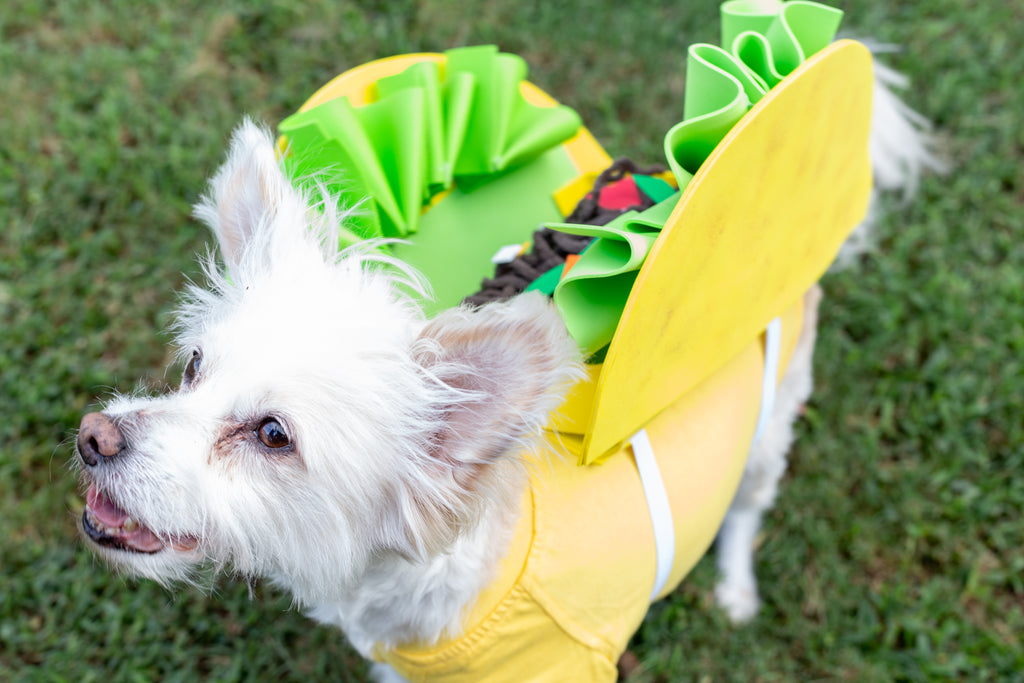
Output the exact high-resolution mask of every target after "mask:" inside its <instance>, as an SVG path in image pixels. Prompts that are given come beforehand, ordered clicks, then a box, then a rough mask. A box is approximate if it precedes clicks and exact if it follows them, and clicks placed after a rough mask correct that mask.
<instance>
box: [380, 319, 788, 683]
mask: <svg viewBox="0 0 1024 683" xmlns="http://www.w3.org/2000/svg"><path fill="white" fill-rule="evenodd" d="M801 318H802V307H801V304H798V305H797V306H795V307H794V308H793V309H791V310H790V311H789V312H787V314H786V315H785V316H783V341H782V354H781V359H782V362H781V363H780V365H781V366H782V367H783V368H784V367H785V365H786V364H787V363H788V359H789V357H790V356H791V355H792V350H793V347H794V346H795V344H796V337H797V334H798V332H799V329H800V323H801ZM763 364H764V360H763V356H762V348H761V343H760V341H755V342H753V343H752V344H750V345H749V346H748V347H747V348H746V349H744V350H743V352H741V353H740V354H739V355H738V356H737V357H736V358H734V359H733V360H731V361H730V362H729V363H727V364H726V365H725V366H724V367H723V368H721V369H720V370H719V371H717V372H716V373H715V374H714V375H713V376H711V377H710V378H708V379H706V380H704V381H703V382H702V383H701V384H700V385H698V386H697V387H696V388H695V389H694V390H692V391H690V392H688V393H687V394H686V395H684V396H683V397H682V398H680V399H679V400H677V401H676V402H675V403H674V404H672V405H671V406H669V408H667V409H666V410H665V411H663V412H662V413H660V414H659V415H658V417H657V418H655V419H654V420H653V421H652V422H651V423H650V424H648V425H647V426H646V429H647V433H648V435H649V437H650V440H651V444H652V446H653V448H654V453H655V455H656V458H657V461H658V466H659V469H660V470H661V475H662V478H663V480H664V482H665V488H666V490H667V492H668V496H669V500H670V502H671V508H672V517H673V520H674V525H675V534H676V554H675V559H674V562H673V565H672V572H671V574H670V577H669V581H668V582H667V584H666V586H665V588H664V589H663V590H662V592H661V594H660V595H659V596H658V597H659V598H660V597H664V596H665V595H667V594H668V593H669V592H671V591H672V590H673V589H674V588H675V587H676V585H678V583H679V582H680V581H681V580H682V578H683V577H684V576H685V575H686V574H687V573H688V572H689V571H690V569H691V568H692V567H693V565H694V564H696V562H697V560H699V559H700V557H701V556H702V555H703V554H704V552H705V551H706V550H707V548H708V546H709V545H710V544H711V542H712V540H713V539H714V536H715V534H716V533H717V531H718V527H719V524H720V523H721V520H722V518H723V516H724V515H725V512H726V510H727V509H728V506H729V503H730V502H731V500H732V496H733V494H734V493H735V491H736V487H737V486H738V484H739V479H740V476H741V475H742V472H743V466H744V463H745V461H746V456H747V451H748V450H749V446H750V439H751V437H752V435H753V432H754V425H755V423H756V421H757V415H758V411H759V406H760V387H761V378H762V373H763ZM550 441H551V445H552V446H551V449H550V452H549V453H547V454H543V455H541V456H540V457H539V458H538V459H537V460H536V461H534V462H533V463H532V474H531V478H530V483H531V485H530V488H529V490H528V491H527V493H526V494H525V496H524V500H523V514H522V515H521V517H520V521H519V523H518V526H517V528H516V530H515V534H514V536H513V539H512V541H511V543H510V547H509V550H508V552H507V553H506V555H505V558H504V559H503V561H502V563H501V567H500V570H499V572H498V576H497V579H496V580H495V581H493V582H492V583H491V585H490V586H489V587H488V588H487V589H486V590H485V591H484V592H483V593H481V595H480V596H479V598H478V599H477V601H476V603H475V605H474V606H473V607H472V608H471V609H470V610H469V613H468V614H467V617H466V619H465V624H466V628H465V631H464V632H463V634H462V635H460V636H458V637H456V638H454V639H451V640H446V641H442V642H440V643H438V644H436V645H433V646H416V645H408V646H402V647H399V648H397V649H395V650H392V651H390V652H380V653H378V656H379V658H380V659H381V660H383V661H387V662H388V663H389V664H391V665H392V666H393V667H394V668H395V669H396V670H397V671H398V672H399V673H401V674H402V675H403V676H405V678H406V679H407V680H409V681H443V682H444V683H456V682H458V683H463V682H465V683H470V682H476V681H488V682H491V681H494V682H502V681H508V682H509V683H523V682H524V681H538V682H540V681H552V682H555V681H558V682H560V683H561V682H564V681H614V680H615V679H616V674H617V672H616V663H617V661H618V658H619V656H620V655H621V654H622V652H623V651H624V650H625V649H626V645H627V643H628V641H629V639H630V637H631V636H632V635H633V633H634V632H635V631H636V629H637V628H638V627H639V626H640V622H641V621H642V620H643V618H644V615H645V614H646V612H647V608H648V605H649V603H650V593H651V589H652V586H653V585H654V576H655V545H654V532H653V530H652V526H651V519H650V515H649V512H648V508H647V504H646V501H645V498H644V493H643V490H642V488H641V484H640V481H639V478H638V475H637V471H636V465H635V462H634V459H633V454H632V450H631V449H630V447H629V446H625V447H624V448H623V449H622V450H621V451H620V452H619V453H618V454H616V455H614V456H612V457H611V458H608V459H607V460H606V461H605V462H604V463H603V464H600V465H593V466H590V467H579V466H577V465H576V457H575V454H574V453H573V452H572V451H573V450H574V448H576V449H578V446H579V441H578V437H572V436H566V435H557V436H556V435H551V438H550ZM559 444H560V446H559ZM565 451H568V452H569V453H568V454H567V455H560V454H559V453H560V452H561V453H564V452H565Z"/></svg>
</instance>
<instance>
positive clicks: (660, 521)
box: [629, 318, 782, 601]
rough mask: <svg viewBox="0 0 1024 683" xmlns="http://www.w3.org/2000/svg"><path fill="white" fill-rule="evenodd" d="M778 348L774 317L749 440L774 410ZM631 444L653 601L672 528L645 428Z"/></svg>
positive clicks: (671, 556)
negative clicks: (650, 542)
mask: <svg viewBox="0 0 1024 683" xmlns="http://www.w3.org/2000/svg"><path fill="white" fill-rule="evenodd" d="M781 347H782V321H781V320H780V319H779V318H775V319H774V320H772V321H771V322H770V323H768V327H767V328H766V329H765V331H764V375H763V376H762V378H761V408H760V412H759V413H758V415H757V427H756V428H755V429H754V439H753V443H757V440H758V439H760V438H761V435H762V434H763V433H764V430H765V429H766V428H767V427H768V420H769V419H771V416H772V411H773V410H774V409H775V390H776V385H777V383H778V377H779V354H780V351H781ZM629 443H630V445H631V446H632V447H633V458H634V460H635V461H636V469H637V472H639V473H640V485H641V486H642V487H643V490H644V497H646V498H647V510H648V512H649V513H650V515H651V526H652V527H653V528H654V547H655V557H656V558H657V568H656V570H655V573H654V588H653V589H651V600H652V601H653V600H655V599H656V598H657V597H658V595H659V594H660V593H661V591H662V589H663V588H665V584H666V583H668V577H669V574H670V573H671V572H672V563H673V562H674V561H675V557H676V529H675V524H674V523H673V521H672V508H671V507H669V504H668V493H666V491H665V482H664V481H663V480H662V478H661V470H659V469H658V461H657V460H656V459H655V457H654V449H653V448H651V440H650V438H649V437H648V436H647V430H646V429H641V430H640V431H639V432H637V433H636V434H635V435H634V436H633V438H632V439H630V440H629Z"/></svg>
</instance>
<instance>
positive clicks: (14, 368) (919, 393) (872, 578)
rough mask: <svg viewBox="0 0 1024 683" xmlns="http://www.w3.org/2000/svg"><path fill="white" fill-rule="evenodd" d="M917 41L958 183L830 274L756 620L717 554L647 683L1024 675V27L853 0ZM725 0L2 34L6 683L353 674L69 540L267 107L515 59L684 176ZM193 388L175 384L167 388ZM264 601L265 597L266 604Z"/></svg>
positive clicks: (341, 650)
mask: <svg viewBox="0 0 1024 683" xmlns="http://www.w3.org/2000/svg"><path fill="white" fill-rule="evenodd" d="M845 9H846V10H847V19H846V22H845V26H846V28H847V29H848V30H853V31H855V32H857V33H858V34H861V35H873V36H875V37H877V38H879V39H881V40H884V41H891V42H896V43H901V44H903V45H904V46H905V50H904V52H903V53H901V54H899V55H895V56H893V58H892V60H891V61H892V62H893V63H894V64H895V65H896V66H898V67H899V68H901V69H903V70H905V71H906V72H907V73H908V74H909V75H910V76H911V78H912V79H913V84H914V87H913V89H912V90H911V91H910V92H909V93H908V95H907V97H908V99H909V100H910V101H911V103H912V104H913V105H914V106H915V107H917V108H918V109H920V110H921V111H923V112H924V113H926V114H927V115H928V116H930V117H931V118H933V119H934V120H935V121H936V122H937V124H938V126H939V129H940V130H941V131H942V135H943V138H944V139H945V141H946V147H947V150H948V155H949V157H950V159H951V160H952V162H953V165H954V171H953V172H952V173H951V174H950V175H949V176H947V177H945V178H930V179H928V180H927V181H926V182H925V183H924V185H923V187H922V191H921V193H920V196H919V197H918V198H917V199H916V200H915V201H914V202H913V203H912V204H911V205H910V206H908V207H898V206H893V207H892V212H891V213H890V214H889V216H888V218H887V219H886V222H885V225H884V227H883V230H882V240H881V244H880V248H879V249H878V251H877V252H876V253H875V254H873V255H871V256H869V257H867V258H865V259H863V260H862V261H861V262H860V263H859V264H857V266H855V267H854V268H852V269H851V270H849V271H846V272H844V273H840V274H836V275H830V276H829V277H828V278H827V279H826V281H825V283H824V284H825V289H826V293H827V299H826V304H825V307H824V313H823V326H822V333H821V342H820V347H819V352H818V356H817V363H816V367H817V373H818V389H817V393H816V394H815V397H814V400H813V403H812V404H811V405H810V407H809V410H808V413H807V418H806V419H805V420H804V421H803V422H802V423H801V428H800V431H801V432H802V438H801V439H800V441H799V443H798V445H797V447H796V449H795V451H794V452H793V454H792V459H791V461H792V466H791V470H790V475H789V476H788V478H787V483H786V486H785V488H784V490H783V493H782V496H781V499H780V501H779V505H778V507H777V508H776V509H775V510H774V511H773V512H772V513H771V515H770V517H769V519H768V520H767V525H766V529H765V531H764V534H763V544H762V547H761V552H760V562H759V573H760V577H761V580H762V582H763V598H764V602H765V604H764V608H763V611H762V613H761V614H760V616H759V617H758V618H757V619H756V620H755V621H754V622H753V623H752V624H751V625H750V626H748V627H745V628H738V629H737V628H732V627H730V626H729V625H728V624H727V623H726V621H725V620H724V618H723V616H722V615H721V614H720V613H719V612H717V611H716V610H715V609H714V608H713V607H712V605H711V600H710V597H709V596H710V590H711V586H712V585H713V582H714V571H713V567H712V564H711V563H710V562H708V561H707V560H704V561H703V562H702V563H701V564H700V565H699V566H698V567H697V569H696V570H695V571H694V573H693V574H692V576H691V577H690V579H688V580H687V582H685V583H684V585H683V586H682V587H681V588H680V589H679V590H678V591H677V592H676V594H675V595H673V596H672V597H671V598H670V599H669V600H666V601H663V602H662V603H660V604H659V605H657V606H655V607H654V608H653V609H652V611H651V615H650V617H649V618H648V620H647V622H646V623H645V625H644V627H643V628H642V630H641V631H640V633H639V634H638V635H637V637H636V639H635V641H634V643H633V646H632V649H633V650H634V652H635V653H636V654H637V655H638V657H639V659H640V661H641V664H642V666H641V669H640V670H639V671H638V673H637V674H636V675H635V677H634V680H636V681H790V680H850V681H887V680H906V681H930V680H998V681H1013V680H1024V673H1022V672H1024V645H1022V642H1021V634H1022V633H1024V578H1022V577H1024V553H1022V551H1021V548H1022V547H1024V524H1022V523H1021V521H1020V514H1021V510H1022V509H1024V476H1022V474H1021V471H1022V469H1024V468H1022V466H1024V422H1022V411H1021V408H1020V404H1021V400H1020V397H1021V396H1022V395H1024V368H1022V360H1021V358H1022V357H1024V315H1022V304H1024V239H1022V238H1024V127H1022V126H1021V125H1020V123H1019V122H1020V112H1021V111H1024V89H1021V88H1020V87H1019V81H1020V75H1021V74H1022V73H1024V51H1021V50H1020V49H1019V35H1020V28H1019V27H1020V25H1021V21H1022V20H1024V12H1022V10H1021V9H1020V7H1019V5H1015V4H1014V3H987V4H980V5H979V4H975V3H959V2H954V1H953V0H938V1H936V2H929V3H919V2H909V1H901V2H883V1H881V0H877V1H876V0H872V1H871V2H868V1H867V0H859V1H856V2H850V3H848V4H847V5H846V7H845ZM715 17H716V6H715V4H713V3H711V2H700V3H682V2H678V1H676V0H673V1H671V2H669V1H665V2H648V3H643V4H637V5H636V6H635V7H632V6H628V5H626V4H624V3H615V2H607V3H597V2H594V3H582V2H581V3H565V4H563V3H544V2H526V3H507V4H506V3H498V2H488V3H483V4H480V5H477V6H474V7H473V8H472V9H471V10H468V11H467V10H466V9H462V8H460V6H459V5H457V4H456V3H446V2H441V1H440V0H425V1H423V2H412V1H411V0H410V1H402V0H398V1H394V2H370V1H367V2H362V3H359V4H347V3H340V2H335V1H332V0H321V1H320V2H312V3H307V4H302V5H300V4H299V3H291V2H283V1H278V2H258V3H257V2H253V3H247V4H241V3H239V4H236V5H226V6H223V7H219V8H218V7H213V6H212V5H211V3H201V2H191V3H135V2H131V3H130V2H125V1H124V0H121V1H120V2H108V3H97V2H61V3H43V2H39V1H38V0H9V1H8V2H7V3H5V6H4V10H3V12H2V15H0V65H2V66H0V93H2V94H3V101H4V104H3V106H2V107H0V112H2V114H0V116H2V128H0V415H2V419H0V506H2V508H0V539H2V540H0V544H2V547H0V563H2V573H3V583H2V584H0V679H3V680H57V681H60V680H66V681H96V680H99V681H104V682H108V681H109V682H113V681H148V680H158V679H161V680H169V681H173V680H182V681H189V680H196V679H198V678H201V677H205V678H207V679H209V680H224V681H233V680H278V681H292V680H295V681H297V680H342V681H345V680H350V681H358V680H363V679H364V677H365V670H364V668H363V665H362V664H361V663H360V662H359V659H358V657H356V656H355V655H354V654H352V652H351V651H350V650H349V649H348V648H347V647H346V645H345V644H344V639H343V638H342V636H341V635H340V634H339V633H337V632H335V631H332V630H329V629H325V628H320V627H317V626H315V625H313V624H312V623H311V622H309V621H308V620H306V619H305V618H304V617H302V616H301V615H300V614H298V613H296V612H295V611H294V610H292V609H290V605H289V600H288V598H287V597H286V596H284V595H282V594H281V593H280V592H278V591H275V590H272V589H270V588H269V587H266V586H262V585H257V586H254V587H252V588H251V589H250V587H248V586H244V585H240V584H238V583H237V582H234V581H232V580H230V579H222V580H221V581H219V582H218V584H217V586H216V590H215V591H214V594H213V595H210V596H208V595H205V594H202V593H200V592H198V591H194V590H190V589H186V590H182V591H180V592H177V593H173V594H172V593H169V592H167V591H165V590H164V589H162V588H159V587H158V586H156V585H155V584H152V583H149V582H136V581H131V580H126V579H123V578H119V577H116V576H113V575H111V574H110V573H109V572H108V570H107V569H106V567H104V566H103V565H102V564H101V563H98V562H96V561H95V560H94V559H93V558H92V557H91V555H90V553H89V552H87V551H86V550H85V549H84V548H83V547H82V546H81V544H80V543H79V542H78V541H77V540H76V534H75V529H74V521H73V519H74V514H75V512H76V511H77V510H80V506H81V501H80V500H79V497H78V496H79V494H78V491H77V486H76V482H75V481H74V478H73V477H72V476H71V474H70V473H69V471H68V469H67V467H66V463H67V461H68V460H69V458H70V457H71V447H70V445H69V441H68V439H69V437H70V436H71V435H73V433H74V431H73V430H74V429H75V427H76V426H77V423H78V419H79V417H80V415H81V414H82V413H83V412H84V411H86V410H87V409H88V407H89V406H90V405H95V401H96V399H97V397H100V396H103V395H104V394H106V393H107V392H108V391H109V390H110V389H111V388H112V387H118V388H121V389H131V388H132V387H133V386H134V385H135V382H136V381H137V378H139V377H142V378H144V381H145V382H146V383H147V384H149V385H152V386H157V387H159V386H160V385H162V384H163V383H164V382H165V381H166V380H165V375H164V369H163V368H164V366H165V364H166V361H167V352H166V351H165V343H166V341H167V337H166V335H165V334H164V333H163V332H162V331H161V330H163V329H164V328H165V326H166V323H167V321H168V317H169V311H170V309H171V307H172V306H173V302H174V295H173V292H174V290H175V289H176V288H177V287H178V286H179V285H180V284H181V283H182V281H183V278H184V276H185V275H186V274H187V275H193V276H194V275H196V274H197V268H196V266H195V263H194V260H193V259H194V253H195V252H196V251H197V250H201V249H203V248H204V247H205V245H207V244H208V242H209V239H208V236H207V234H206V233H205V231H204V230H203V229H202V228H201V227H199V226H198V225H197V224H196V223H195V222H194V221H193V220H192V219H190V218H189V206H190V204H191V202H192V201H194V200H195V199H196V197H197V195H198V193H199V192H200V191H201V189H202V188H203V183H204V179H205V177H206V176H207V175H208V174H209V173H210V172H211V171H212V170H213V169H214V168H215V167H216V165H217V164H218V162H219V160H220V159H221V155H222V153H223V149H224V144H225V139H226V136H227V134H228V131H229V130H230V128H231V127H232V126H233V125H234V124H235V123H236V122H237V121H238V120H239V119H240V118H241V116H242V115H243V114H245V113H250V114H253V115H256V116H258V117H261V118H263V119H265V120H267V121H269V122H272V123H273V122H277V121H279V120H280V119H281V118H283V117H284V116H286V115H287V114H288V113H290V112H291V111H293V110H294V109H295V108H296V107H297V106H298V105H299V104H300V103H301V102H302V100H303V99H304V98H305V97H306V96H307V95H308V94H310V93H312V92H313V90H314V89H315V88H316V87H318V86H319V85H320V84H322V83H323V82H325V81H326V80H327V79H329V78H330V77H332V76H333V75H335V74H336V73H339V72H340V71H342V70H344V69H346V68H348V67H351V66H355V65H357V64H360V63H362V62H365V61H368V60H370V59H373V58H376V57H380V56H386V55H389V54H395V53H402V52H411V51H419V50H443V49H446V48H448V47H453V46H457V45H465V44H477V43H482V42H495V43H497V44H499V45H500V46H501V47H502V48H503V49H505V50H507V51H511V52H518V53H520V54H522V55H523V56H524V57H525V58H526V59H527V61H528V63H529V64H530V65H531V77H532V80H534V81H535V82H536V83H538V84H539V85H541V86H542V87H544V88H545V89H547V90H548V91H549V92H551V93H552V94H554V95H555V96H556V97H558V98H559V99H560V100H562V101H563V102H565V103H567V104H570V105H571V106H574V107H575V108H577V109H578V110H579V111H580V113H581V114H582V115H583V118H584V120H585V121H586V122H587V123H588V125H589V127H590V128H591V130H592V131H593V132H594V133H595V135H596V136H597V137H598V138H599V139H600V140H601V141H602V142H603V143H605V146H606V147H607V148H608V149H609V150H610V151H611V152H612V153H613V154H615V155H617V154H626V155H629V156H632V157H633V158H635V159H637V160H639V161H657V160H659V159H660V151H659V150H660V147H661V136H662V135H663V133H664V132H665V131H666V130H667V129H668V127H669V126H671V125H672V124H673V123H674V122H675V121H676V120H677V119H678V118H679V116H680V114H681V111H682V109H681V102H680V98H681V94H682V87H683V76H682V74H683V57H682V55H683V50H684V48H685V46H687V45H688V44H690V43H692V42H696V41H700V40H714V39H715V38H716V34H717V21H716V19H715ZM168 376H169V375H168ZM250 592H251V597H250Z"/></svg>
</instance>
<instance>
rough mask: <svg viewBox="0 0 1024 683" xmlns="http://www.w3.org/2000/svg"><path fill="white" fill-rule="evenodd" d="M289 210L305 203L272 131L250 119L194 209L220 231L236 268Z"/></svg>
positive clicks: (226, 253)
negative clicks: (282, 164) (280, 158)
mask: <svg viewBox="0 0 1024 683" xmlns="http://www.w3.org/2000/svg"><path fill="white" fill-rule="evenodd" d="M286 211H300V212H304V211H305V208H304V207H303V206H302V201H301V198H300V196H299V195H298V193H297V192H296V191H295V190H294V189H293V188H292V186H291V184H290V183H289V182H288V180H287V178H286V177H285V175H284V173H283V172H282V171H281V168H280V166H279V164H278V160H277V154H276V153H275V150H274V139H273V136H272V135H271V133H270V131H268V130H267V129H265V128H263V127H261V126H258V125H257V124H255V123H254V122H253V121H251V120H250V119H245V120H244V121H243V122H242V123H241V124H240V125H239V126H238V127H237V128H236V129H235V132H234V134H233V135H232V138H231V147H230V151H229V152H228V157H227V160H226V161H225V162H224V164H223V165H222V166H221V167H220V169H219V170H218V171H217V174H216V175H215V176H214V177H213V179H212V180H211V181H210V186H209V189H208V191H207V192H206V194H205V195H204V196H203V197H202V199H201V200H200V201H199V203H198V204H196V206H195V211H194V214H195V216H196V217H197V218H198V219H199V220H201V221H203V222H204V223H206V225H207V226H209V228H210V229H211V230H212V231H213V233H214V234H215V235H216V236H217V241H218V243H219V244H220V250H221V254H222V256H223V257H224V261H225V263H226V264H227V265H228V268H229V269H230V270H231V271H233V272H234V271H236V270H237V268H238V266H239V264H240V263H241V262H242V260H243V257H244V254H245V251H246V247H247V246H248V245H250V244H251V243H252V242H254V241H255V240H256V239H257V238H258V237H260V236H261V233H264V232H266V231H267V230H269V229H270V228H271V227H272V226H273V225H274V222H275V221H274V218H275V217H276V216H277V214H278V212H286ZM300 215H301V213H300Z"/></svg>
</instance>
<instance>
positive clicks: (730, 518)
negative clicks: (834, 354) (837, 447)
mask: <svg viewBox="0 0 1024 683" xmlns="http://www.w3.org/2000/svg"><path fill="white" fill-rule="evenodd" d="M820 300H821V288H820V287H818V286H817V285H815V286H814V287H813V288H812V289H811V290H809V291H808V292H807V294H806V295H805V297H804V327H803V330H802V331H801V333H800V339H799V340H798V342H797V346H796V349H795V351H794V352H793V358H792V360H791V361H790V364H789V367H788V368H787V369H786V374H785V376H784V377H783V379H782V383H781V384H780V385H779V391H778V396H777V399H776V402H775V408H774V410H773V412H772V417H771V421H770V422H769V424H768V427H767V428H766V429H765V432H764V434H762V435H761V438H760V440H759V441H758V442H757V443H756V444H754V445H753V446H752V447H751V449H750V457H749V458H748V459H747V466H746V469H745V470H744V472H743V479H742V480H741V481H740V486H739V489H738V490H737V491H736V497H735V498H734V499H733V502H732V505H731V506H730V507H729V511H728V513H726V516H725V520H724V521H723V522H722V528H721V530H720V531H719V533H718V544H717V552H718V555H717V559H718V570H719V573H720V574H721V578H720V580H719V582H718V585H717V586H715V598H716V600H717V602H718V604H719V606H721V607H722V609H724V610H725V611H726V613H727V614H728V615H729V618H730V619H731V620H732V621H733V622H734V623H743V622H746V621H749V620H750V619H752V618H753V617H754V615H755V614H757V609H758V606H759V600H758V597H757V579H756V577H755V576H754V545H755V543H756V541H757V533H758V531H759V530H760V528H761V518H762V516H763V515H764V513H765V511H766V510H768V509H769V508H770V507H771V506H772V503H773V502H774V501H775V495H776V493H777V492H778V487H779V481H780V480H781V479H782V475H783V474H784V473H785V471H786V453H787V452H788V451H789V447H790V446H791V445H792V443H793V422H794V421H795V420H796V418H797V416H798V415H799V413H800V408H801V406H802V405H803V404H804V402H805V401H806V400H807V399H808V397H809V396H810V394H811V384H812V372H811V360H812V356H813V352H814V340H815V332H816V330H817V324H818V315H817V312H818V302H819V301H820Z"/></svg>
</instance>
